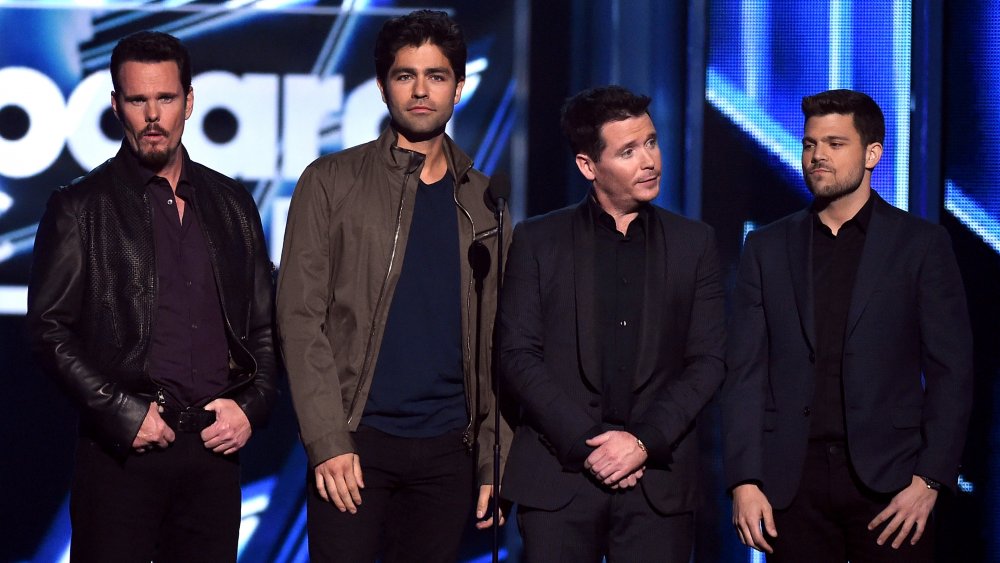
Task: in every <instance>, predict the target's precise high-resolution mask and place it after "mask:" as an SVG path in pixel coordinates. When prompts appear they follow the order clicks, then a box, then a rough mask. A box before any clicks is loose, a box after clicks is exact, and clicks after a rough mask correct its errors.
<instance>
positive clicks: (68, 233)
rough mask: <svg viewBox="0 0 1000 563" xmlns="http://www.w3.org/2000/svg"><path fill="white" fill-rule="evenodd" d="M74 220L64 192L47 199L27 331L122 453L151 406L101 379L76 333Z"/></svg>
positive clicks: (80, 260) (80, 252)
mask: <svg viewBox="0 0 1000 563" xmlns="http://www.w3.org/2000/svg"><path fill="white" fill-rule="evenodd" d="M77 215H78V214H77V212H76V209H74V207H73V205H72V204H71V201H70V198H69V197H68V196H67V195H66V193H65V192H63V191H57V192H55V193H53V194H52V196H51V197H50V198H49V201H48V205H47V207H46V209H45V214H44V215H43V216H42V219H41V222H40V223H39V225H38V232H37V234H36V235H35V248H34V253H33V261H32V265H31V276H30V280H29V282H28V315H27V319H26V324H27V330H28V335H29V340H30V342H31V348H32V351H33V352H34V354H35V357H36V359H37V360H38V362H39V363H40V364H41V367H42V369H43V370H44V371H46V372H48V373H49V374H51V375H52V376H54V377H55V378H56V379H57V380H58V382H59V384H60V385H61V386H62V387H63V388H64V389H66V390H67V391H68V392H69V394H70V396H71V397H72V399H73V400H74V401H75V402H76V404H77V405H78V406H79V407H80V409H81V414H82V416H83V418H84V420H85V421H86V422H87V424H89V425H90V426H92V427H93V429H94V430H95V431H96V432H97V433H98V435H99V437H100V438H101V439H102V441H103V442H104V444H105V445H106V446H108V447H110V448H111V449H112V450H113V451H115V452H118V453H124V452H127V451H128V450H129V449H130V448H131V447H132V441H133V440H134V439H135V436H136V434H137V433H138V432H139V427H140V426H141V425H142V421H143V419H145V417H146V412H147V411H148V410H149V403H150V402H149V400H146V399H143V398H142V397H139V396H137V395H134V394H130V393H127V392H125V391H124V390H122V389H121V387H120V386H119V385H118V384H116V383H115V382H114V381H113V380H112V379H110V378H109V377H107V376H106V374H102V373H101V372H100V370H99V369H98V368H97V366H95V365H94V361H93V359H92V358H91V357H90V356H89V354H88V351H87V345H86V343H85V340H84V337H83V335H81V334H80V333H79V330H80V324H81V319H82V315H83V311H82V310H81V304H82V303H83V301H84V292H85V290H86V286H87V272H88V270H87V266H86V264H87V257H86V255H85V254H86V247H85V244H84V240H83V238H82V235H81V232H80V226H79V223H78V218H77Z"/></svg>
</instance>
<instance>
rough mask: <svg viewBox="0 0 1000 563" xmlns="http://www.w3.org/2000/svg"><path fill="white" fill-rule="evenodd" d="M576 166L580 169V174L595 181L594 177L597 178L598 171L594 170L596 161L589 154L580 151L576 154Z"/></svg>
mask: <svg viewBox="0 0 1000 563" xmlns="http://www.w3.org/2000/svg"><path fill="white" fill-rule="evenodd" d="M576 167H577V168H579V169H580V174H583V177H584V178H586V179H587V180H588V181H591V182H593V181H594V178H597V173H596V171H595V170H594V161H593V160H592V159H591V158H590V157H589V156H587V155H585V154H583V153H579V154H577V155H576Z"/></svg>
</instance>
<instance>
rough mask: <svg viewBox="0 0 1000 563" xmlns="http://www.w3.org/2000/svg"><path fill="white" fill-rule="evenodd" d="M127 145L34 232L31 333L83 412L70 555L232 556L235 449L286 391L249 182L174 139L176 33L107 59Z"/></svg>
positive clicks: (54, 201) (130, 40)
mask: <svg viewBox="0 0 1000 563" xmlns="http://www.w3.org/2000/svg"><path fill="white" fill-rule="evenodd" d="M111 73H112V80H113V82H114V89H115V91H114V92H112V95H111V105H112V108H113V109H114V111H115V114H116V115H117V117H118V118H119V120H120V121H121V123H122V125H123V128H124V131H125V139H124V142H123V143H122V148H121V150H120V151H119V152H118V154H117V155H116V156H115V157H114V158H112V159H110V160H108V161H107V162H105V163H104V164H102V165H101V166H99V167H97V168H96V169H94V170H93V171H91V172H90V173H89V174H87V175H86V176H83V177H82V178H79V179H77V180H75V181H73V182H72V183H71V184H70V185H69V186H66V187H64V188H61V189H60V190H57V191H56V192H55V193H54V194H53V195H52V197H51V198H50V199H49V202H48V207H47V209H46V211H45V215H44V216H43V217H42V220H41V222H40V224H39V227H38V234H37V237H36V239H35V250H34V262H33V265H32V273H31V282H30V285H29V290H28V320H27V324H28V330H29V334H30V339H31V344H32V347H33V350H34V352H35V354H36V357H37V358H38V361H39V362H40V364H41V365H42V367H43V368H44V369H45V371H47V372H49V373H51V374H52V375H53V376H54V377H55V378H56V379H57V380H58V381H59V383H60V384H62V386H63V387H64V388H65V389H66V390H67V391H68V392H69V394H70V395H71V396H72V398H73V399H74V401H75V402H76V403H77V405H78V406H79V408H80V413H81V424H80V440H79V443H78V445H77V452H76V468H75V471H74V477H73V483H72V487H71V493H70V516H71V521H72V526H73V537H72V544H71V557H72V558H73V560H74V561H101V562H108V561H150V560H154V561H212V562H216V561H235V560H236V553H237V539H238V532H239V523H240V488H239V465H238V455H237V453H236V452H238V450H240V449H241V448H242V447H243V446H244V445H245V444H246V443H247V440H248V439H249V438H250V435H251V433H252V431H253V429H255V428H257V427H258V425H259V424H261V423H262V422H263V420H264V419H265V417H266V415H267V412H268V410H269V409H270V406H271V403H272V402H273V399H274V396H275V393H276V390H275V372H276V359H275V352H274V343H273V334H272V324H273V312H272V278H271V272H272V267H271V264H270V262H269V260H268V257H267V249H266V245H265V242H264V237H263V230H262V228H261V224H260V217H259V215H258V212H257V209H256V206H255V205H254V202H253V199H252V197H251V196H250V194H249V193H248V192H247V191H246V190H245V189H244V188H243V187H242V186H241V185H240V184H239V183H237V182H235V181H234V180H231V179H229V178H227V177H225V176H223V175H221V174H219V173H217V172H214V171H212V170H210V169H208V168H206V167H204V166H202V165H200V164H197V163H195V162H192V161H191V159H190V158H189V157H188V156H187V153H186V151H185V149H184V148H183V146H182V145H181V135H182V133H183V130H184V121H185V120H186V119H187V118H188V117H190V115H191V111H192V108H193V102H194V92H193V90H192V88H191V67H190V60H189V56H188V54H187V51H186V49H185V48H184V47H183V46H182V45H181V44H180V42H179V41H177V39H175V38H173V37H171V36H169V35H166V34H163V33H151V32H140V33H137V34H134V35H131V36H129V37H126V38H125V39H123V40H122V41H121V42H119V44H118V45H117V46H116V48H115V50H114V53H113V54H112V58H111Z"/></svg>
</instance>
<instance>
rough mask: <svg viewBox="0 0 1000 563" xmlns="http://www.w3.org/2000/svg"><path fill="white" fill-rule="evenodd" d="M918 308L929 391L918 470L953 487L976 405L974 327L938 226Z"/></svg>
mask: <svg viewBox="0 0 1000 563" xmlns="http://www.w3.org/2000/svg"><path fill="white" fill-rule="evenodd" d="M917 313H918V318H919V322H920V344H921V346H920V360H921V367H922V369H923V374H924V381H925V393H924V408H923V420H922V423H921V426H922V430H923V437H924V441H923V446H922V447H921V448H920V451H919V453H918V458H917V465H916V468H915V469H914V473H915V474H917V475H921V476H924V477H929V478H931V479H934V480H935V481H939V482H940V483H942V484H944V485H946V486H948V487H949V488H951V489H952V491H954V490H955V488H956V485H957V481H958V467H959V461H960V458H961V455H962V449H963V447H964V445H965V433H966V430H967V428H968V424H969V416H970V413H971V410H972V390H973V369H972V329H971V327H970V324H969V312H968V305H967V302H966V298H965V291H964V286H963V284H962V276H961V274H960V273H959V269H958V263H957V262H956V260H955V254H954V252H953V250H952V247H951V239H950V237H949V236H948V233H947V231H945V229H944V228H943V227H940V226H937V227H935V228H934V231H933V235H932V238H931V241H930V244H929V246H928V249H927V252H926V254H925V256H924V259H923V261H922V264H921V266H920V272H919V278H918V293H917Z"/></svg>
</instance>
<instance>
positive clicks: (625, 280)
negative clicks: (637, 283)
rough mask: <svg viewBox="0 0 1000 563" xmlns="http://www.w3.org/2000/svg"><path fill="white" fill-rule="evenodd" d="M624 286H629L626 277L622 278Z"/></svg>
mask: <svg viewBox="0 0 1000 563" xmlns="http://www.w3.org/2000/svg"><path fill="white" fill-rule="evenodd" d="M622 285H628V278H626V277H623V278H622Z"/></svg>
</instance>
